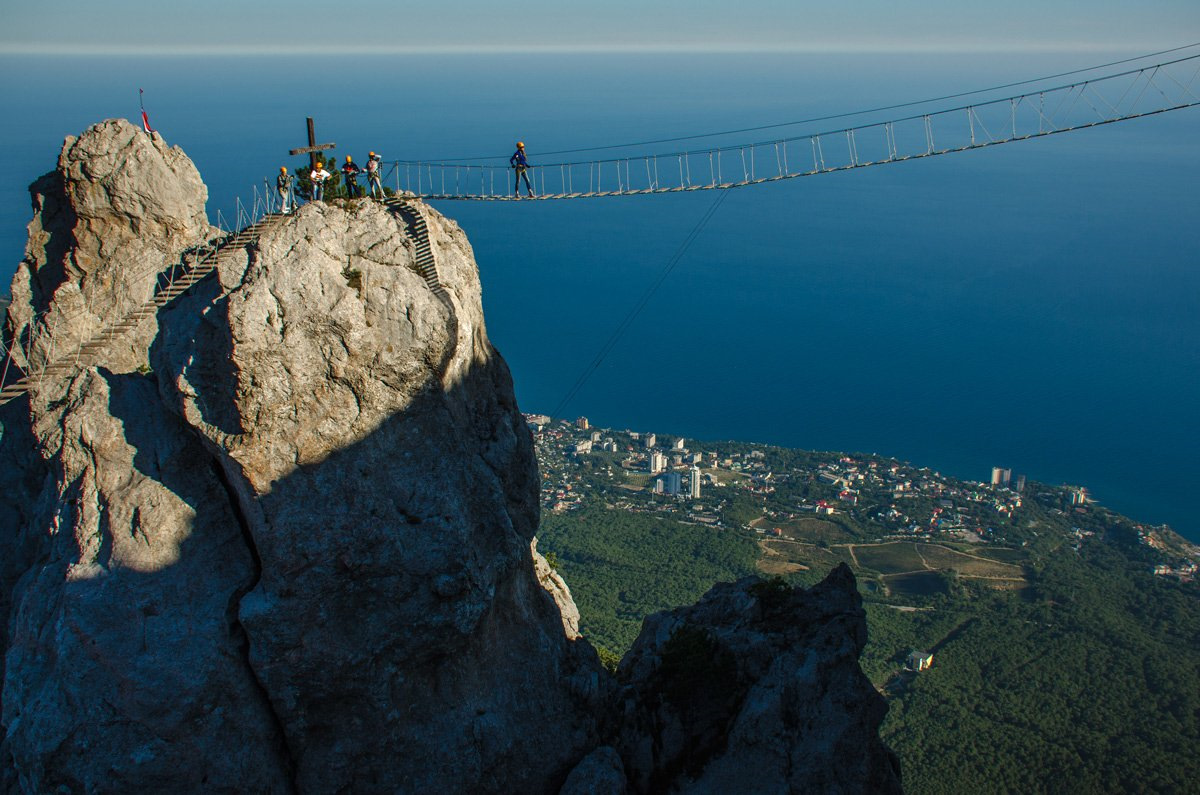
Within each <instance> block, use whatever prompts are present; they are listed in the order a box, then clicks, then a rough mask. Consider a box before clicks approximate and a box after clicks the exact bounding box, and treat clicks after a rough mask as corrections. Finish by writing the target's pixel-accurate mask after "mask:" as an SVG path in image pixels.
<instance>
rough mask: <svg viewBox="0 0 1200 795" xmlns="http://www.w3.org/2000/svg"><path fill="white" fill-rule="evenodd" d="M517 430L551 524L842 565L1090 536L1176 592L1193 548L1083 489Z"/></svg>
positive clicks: (856, 459) (807, 456) (647, 439)
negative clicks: (672, 526) (813, 550)
mask: <svg viewBox="0 0 1200 795" xmlns="http://www.w3.org/2000/svg"><path fill="white" fill-rule="evenodd" d="M525 418H526V421H527V422H528V424H529V427H530V429H531V431H532V433H533V436H534V440H535V444H536V448H537V457H538V463H539V468H540V472H541V478H542V484H541V485H542V492H541V494H542V506H543V510H545V511H547V512H549V513H551V514H564V513H570V512H573V511H578V510H580V509H581V508H583V507H586V506H600V507H603V508H606V509H609V510H615V511H623V512H628V513H632V514H648V515H653V516H655V517H659V518H664V519H671V520H674V521H676V522H679V523H681V524H691V525H697V526H707V527H710V528H714V529H720V530H727V531H733V532H753V533H755V534H756V535H757V536H759V537H761V538H762V539H763V540H764V541H779V542H796V544H810V543H816V544H823V545H825V546H827V547H835V548H836V547H839V546H841V547H844V548H847V549H848V551H849V553H850V556H852V557H854V558H855V562H857V558H858V557H859V556H855V555H854V552H855V548H856V547H858V548H860V549H861V546H862V545H867V544H873V545H884V546H886V545H888V544H890V543H891V542H919V543H920V544H922V545H928V544H939V545H945V544H952V545H953V546H954V548H955V549H965V550H970V549H978V550H982V549H987V548H989V547H996V548H1004V549H1008V550H1013V551H1014V553H1013V555H1012V559H1013V560H1019V558H1020V557H1021V556H1020V555H1019V554H1016V551H1019V550H1022V549H1024V548H1026V547H1029V546H1030V545H1035V546H1042V547H1044V546H1046V545H1047V544H1053V545H1054V546H1055V547H1057V546H1060V545H1062V544H1068V545H1071V546H1072V547H1073V548H1074V549H1075V550H1076V551H1078V549H1079V546H1080V545H1081V544H1082V543H1084V541H1085V540H1087V539H1090V538H1094V537H1095V536H1096V535H1097V533H1100V534H1102V535H1105V536H1113V535H1114V534H1122V537H1128V538H1129V539H1131V540H1133V541H1135V542H1136V543H1138V544H1140V545H1142V546H1144V547H1145V548H1147V550H1148V551H1149V550H1155V551H1157V552H1159V553H1161V554H1160V555H1158V556H1156V557H1155V558H1154V560H1155V562H1154V563H1153V566H1152V571H1153V573H1154V574H1157V575H1159V576H1164V577H1175V578H1178V579H1180V580H1184V581H1186V580H1190V579H1192V578H1194V577H1195V576H1196V572H1197V561H1198V560H1200V548H1197V547H1196V546H1195V545H1193V544H1189V543H1187V542H1186V541H1185V540H1184V539H1182V538H1181V537H1180V536H1178V535H1177V534H1175V533H1174V532H1172V531H1171V530H1170V529H1169V528H1166V527H1151V526H1147V525H1143V524H1138V523H1136V522H1131V521H1130V520H1127V519H1125V518H1124V517H1121V516H1119V515H1117V514H1114V513H1112V512H1110V511H1108V510H1106V509H1105V508H1103V507H1102V506H1101V505H1099V504H1098V503H1097V502H1096V501H1095V500H1094V499H1093V498H1092V497H1091V496H1089V494H1088V492H1087V490H1086V489H1085V488H1084V487H1081V486H1074V485H1057V486H1049V485H1045V484H1041V483H1037V482H1035V481H1032V480H1029V479H1027V478H1026V477H1025V476H1024V475H1020V474H1017V475H1014V474H1013V473H1012V470H1010V469H1008V468H1002V467H995V468H993V469H992V471H991V473H990V477H988V478H987V479H986V480H980V481H965V480H959V479H957V478H953V477H950V476H946V475H943V474H941V473H939V472H937V471H934V470H932V469H929V468H928V467H916V466H913V465H911V464H908V463H905V462H901V461H897V460H894V459H889V458H885V457H882V456H875V455H848V454H844V453H839V452H824V453H822V452H810V451H802V450H792V449H786V448H780V447H775V446H771V445H755V444H748V443H744V442H735V441H728V442H715V443H714V442H701V441H698V440H694V439H687V438H683V437H679V436H672V435H669V434H665V433H656V432H653V431H633V430H614V429H607V428H593V427H592V426H591V425H590V423H589V421H588V420H587V418H585V417H579V418H576V419H574V420H571V421H568V420H556V419H552V418H550V417H548V416H546V415H539V414H528V415H526V417H525ZM985 474H989V473H985ZM817 520H819V521H817ZM1055 528H1062V529H1065V531H1066V532H1054V529H1055ZM764 548H765V549H771V550H775V549H783V548H785V547H783V546H774V547H772V546H766V547H764ZM877 548H878V547H877ZM860 556H861V552H860ZM895 573H897V574H902V573H910V572H895ZM991 575H992V576H996V574H995V572H991ZM997 579H998V581H1002V580H1005V579H1012V580H1016V579H1017V578H1016V577H1015V576H1014V577H1012V578H1006V577H998V578H997Z"/></svg>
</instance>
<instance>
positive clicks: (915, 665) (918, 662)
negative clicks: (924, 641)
mask: <svg viewBox="0 0 1200 795" xmlns="http://www.w3.org/2000/svg"><path fill="white" fill-rule="evenodd" d="M931 665H933V655H932V654H930V653H929V652H927V651H917V650H916V649H914V650H912V651H910V652H909V653H908V657H907V658H906V659H905V661H904V667H905V668H907V669H908V670H910V671H927V670H929V666H931Z"/></svg>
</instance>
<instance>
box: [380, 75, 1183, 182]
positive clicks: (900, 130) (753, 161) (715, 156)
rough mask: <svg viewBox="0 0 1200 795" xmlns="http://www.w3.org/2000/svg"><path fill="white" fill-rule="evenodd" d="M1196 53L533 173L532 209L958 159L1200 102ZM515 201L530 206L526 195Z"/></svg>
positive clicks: (415, 169)
mask: <svg viewBox="0 0 1200 795" xmlns="http://www.w3.org/2000/svg"><path fill="white" fill-rule="evenodd" d="M1198 78H1200V55H1191V56H1187V57H1183V58H1177V59H1174V60H1170V61H1164V62H1161V63H1156V64H1152V65H1148V66H1143V67H1140V68H1137V69H1130V70H1127V71H1123V72H1119V73H1116V74H1108V75H1103V76H1100V77H1095V78H1089V79H1087V80H1083V81H1078V82H1074V83H1069V84H1065V85H1059V86H1055V87H1053V88H1044V89H1040V90H1038V91H1033V92H1030V93H1027V94H1017V95H1013V96H1009V97H1004V98H1002V99H993V100H988V101H986V102H979V103H975V104H970V105H962V106H959V107H955V108H951V109H948V110H938V111H930V112H928V113H921V114H914V115H909V116H904V117H901V118H895V119H891V120H888V121H879V122H872V123H870V124H864V125H860V126H857V127H844V128H842V129H838V130H831V131H826V132H820V133H812V134H806V135H797V136H791V137H787V138H778V139H774V140H770V141H759V142H754V143H745V144H735V145H730V146H721V147H711V148H706V149H699V150H688V151H678V152H670V153H666V154H644V155H633V156H628V157H620V158H607V159H598V160H586V161H573V162H559V163H542V164H535V165H534V166H532V167H531V168H530V169H529V172H528V174H529V175H530V176H531V177H532V179H533V182H534V190H535V192H536V194H537V195H536V196H535V197H533V199H532V200H543V201H544V200H557V199H582V198H594V197H600V196H634V195H642V194H651V193H678V192H684V191H696V190H722V189H728V188H737V187H743V186H746V185H756V184H760V183H764V182H775V181H778V180H784V179H795V178H797V177H807V176H813V175H815V174H824V173H829V172H833V171H846V170H849V169H855V168H865V167H868V166H877V165H883V164H885V163H895V162H901V161H905V160H913V159H918V158H923V157H933V156H936V155H944V154H949V153H951V152H965V151H970V150H974V149H982V148H984V147H988V146H996V145H997V144H1004V143H1011V142H1013V141H1024V140H1029V139H1032V138H1040V137H1045V136H1049V135H1057V134H1060V133H1065V132H1072V131H1075V130H1082V129H1087V128H1089V127H1097V126H1100V125H1104V124H1112V123H1114V122H1118V121H1127V120H1129V119H1136V118H1141V117H1143V116H1151V115H1154V114H1158V113H1165V112H1168V111H1172V110H1180V109H1183V108H1190V107H1194V106H1197V105H1200V85H1198V84H1197V81H1198ZM513 177H514V174H513V171H512V169H510V168H508V167H506V166H500V165H490V164H485V163H458V162H433V161H416V160H397V161H393V162H392V163H391V169H390V171H389V173H388V174H387V182H388V184H389V185H392V186H394V189H395V190H396V191H397V192H398V193H402V194H406V195H409V196H415V197H416V198H420V199H426V200H434V201H436V200H466V201H512V200H516V199H517V198H518V197H517V196H516V195H515V193H516V192H515V191H514V190H513V186H512V181H513ZM521 200H522V201H530V200H531V199H529V198H525V199H521Z"/></svg>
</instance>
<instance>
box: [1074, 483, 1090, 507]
mask: <svg viewBox="0 0 1200 795" xmlns="http://www.w3.org/2000/svg"><path fill="white" fill-rule="evenodd" d="M1087 501H1088V496H1087V489H1086V488H1084V487H1083V486H1080V487H1079V488H1077V489H1071V504H1072V505H1087Z"/></svg>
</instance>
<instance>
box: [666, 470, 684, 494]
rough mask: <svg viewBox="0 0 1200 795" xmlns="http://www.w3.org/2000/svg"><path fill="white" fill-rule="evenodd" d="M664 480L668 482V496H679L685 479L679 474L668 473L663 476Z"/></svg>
mask: <svg viewBox="0 0 1200 795" xmlns="http://www.w3.org/2000/svg"><path fill="white" fill-rule="evenodd" d="M663 480H665V481H666V489H667V494H670V495H671V496H672V497H674V496H676V495H678V494H679V490H680V488H682V487H683V478H682V477H680V475H679V473H678V472H668V473H667V474H665V475H663Z"/></svg>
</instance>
